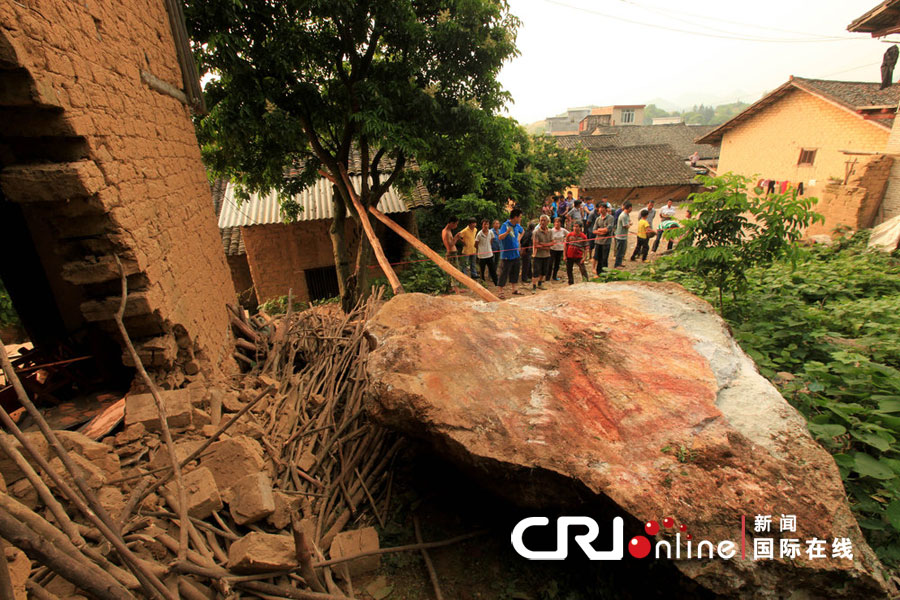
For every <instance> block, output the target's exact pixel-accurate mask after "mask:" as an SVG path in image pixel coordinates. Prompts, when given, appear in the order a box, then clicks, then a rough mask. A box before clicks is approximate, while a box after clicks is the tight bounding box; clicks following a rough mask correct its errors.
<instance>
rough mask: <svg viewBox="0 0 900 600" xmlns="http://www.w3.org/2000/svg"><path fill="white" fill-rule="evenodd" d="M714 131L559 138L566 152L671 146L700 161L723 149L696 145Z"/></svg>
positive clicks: (632, 131) (609, 132) (648, 130)
mask: <svg viewBox="0 0 900 600" xmlns="http://www.w3.org/2000/svg"><path fill="white" fill-rule="evenodd" d="M712 129H714V127H713V126H712V125H685V124H684V123H673V124H670V125H612V126H605V127H597V128H596V129H595V130H594V132H593V134H591V135H582V136H566V137H557V138H556V139H557V140H558V141H559V143H560V145H562V146H563V147H564V148H575V147H579V146H580V147H584V148H588V149H593V148H621V147H628V146H657V145H659V144H667V145H668V146H670V147H671V148H672V149H673V150H674V151H675V153H676V154H678V155H679V156H680V157H681V158H682V159H686V158H688V157H689V156H690V155H691V154H693V153H694V152H698V153H699V154H700V158H702V159H707V158H718V157H719V148H718V147H717V146H713V145H710V144H696V143H694V139H695V138H697V137H698V136H702V135H706V134H707V133H709V132H710V131H711V130H712Z"/></svg>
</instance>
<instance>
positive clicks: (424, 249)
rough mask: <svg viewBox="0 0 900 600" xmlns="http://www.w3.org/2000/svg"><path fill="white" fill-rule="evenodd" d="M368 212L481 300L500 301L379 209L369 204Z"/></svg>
mask: <svg viewBox="0 0 900 600" xmlns="http://www.w3.org/2000/svg"><path fill="white" fill-rule="evenodd" d="M369 212H370V213H372V214H373V215H375V218H376V219H378V220H379V221H381V222H382V223H384V224H385V225H387V226H388V227H389V228H390V229H391V231H393V232H394V233H396V234H397V235H399V236H400V237H402V238H403V239H404V240H406V241H407V242H409V243H410V244H411V245H412V246H413V247H414V248H415V249H416V250H418V251H419V252H421V253H422V254H424V255H425V256H427V257H428V258H430V259H431V260H433V261H434V262H435V264H437V266H439V267H440V268H441V269H443V270H444V271H446V272H447V274H449V275H450V276H451V277H453V278H454V279H456V280H457V281H458V282H460V283H461V284H463V285H464V286H466V287H467V288H469V289H470V290H472V291H473V292H475V293H476V294H478V295H479V296H480V297H481V299H482V300H486V301H487V302H500V298H498V297H497V296H495V295H494V294H492V293H491V292H490V291H488V290H487V289H486V288H485V287H484V286H482V285H481V284H480V283H478V282H477V281H475V280H474V279H472V278H471V277H469V276H468V275H466V274H465V273H463V272H462V271H460V270H459V269H457V268H456V267H454V266H453V265H452V264H450V263H449V262H448V261H447V259H445V258H444V257H443V256H441V255H440V254H438V253H437V252H435V251H434V250H432V249H431V248H429V247H428V246H427V245H425V244H424V243H423V242H422V241H421V240H420V239H419V238H417V237H416V236H414V235H413V234H411V233H410V232H408V231H407V230H405V229H403V228H402V227H400V225H398V224H397V223H395V222H394V221H393V220H392V219H390V218H389V217H387V216H386V215H385V214H384V213H382V212H381V211H380V210H378V209H377V208H375V207H374V206H370V207H369Z"/></svg>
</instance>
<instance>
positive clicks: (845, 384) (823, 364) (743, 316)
mask: <svg viewBox="0 0 900 600" xmlns="http://www.w3.org/2000/svg"><path fill="white" fill-rule="evenodd" d="M868 235H869V232H867V231H864V232H860V233H857V234H856V235H855V236H854V237H853V238H852V239H850V240H843V241H841V242H840V243H839V244H836V245H835V246H833V247H831V248H825V247H821V246H816V247H814V248H813V249H811V250H803V249H799V250H797V251H796V252H795V253H793V259H794V260H793V262H792V261H791V260H788V259H779V260H776V261H775V262H774V263H772V264H769V265H765V266H762V265H761V266H754V267H751V268H750V269H748V271H747V273H746V274H747V282H748V283H747V288H746V290H745V291H744V293H743V294H741V295H740V296H738V298H737V301H736V302H730V303H728V305H726V306H725V311H724V312H723V314H722V316H723V317H724V318H725V319H726V320H727V321H728V323H729V324H730V325H731V328H732V331H733V333H734V336H735V338H736V339H737V341H738V342H739V343H740V345H741V347H742V348H743V349H744V350H745V351H746V352H747V353H748V354H749V355H750V356H751V357H753V359H754V360H755V361H756V364H757V365H758V366H759V370H760V373H762V374H763V375H764V376H765V377H768V378H769V379H771V380H773V381H774V382H775V383H776V385H778V387H779V388H780V390H781V392H782V394H783V395H784V397H785V398H786V399H787V400H788V402H790V403H791V404H792V405H793V406H794V407H795V408H797V409H798V410H799V411H800V412H801V413H803V415H804V416H806V418H807V420H808V423H807V425H808V427H809V431H810V433H812V435H813V436H814V437H815V438H816V439H817V440H818V441H819V442H820V443H821V444H822V445H823V446H824V447H825V448H826V449H827V450H829V451H830V452H831V453H832V454H833V455H834V459H835V462H836V463H837V465H838V468H839V469H840V472H841V476H842V478H843V480H844V485H845V487H846V489H847V492H848V494H849V500H850V505H851V507H852V508H853V511H854V513H855V514H856V517H857V519H858V520H859V524H860V526H861V527H862V530H863V532H864V533H865V535H866V538H867V540H868V541H869V543H870V544H871V545H872V547H873V548H874V549H875V551H876V552H877V553H878V555H879V557H880V558H881V559H882V560H883V561H885V562H886V563H888V564H890V565H892V566H893V567H894V568H895V569H896V568H897V566H898V565H900V252H894V253H893V254H886V253H882V252H874V251H868V250H867V249H866V242H867V241H868ZM637 277H640V278H644V279H651V280H666V281H676V282H678V283H681V284H682V285H684V286H685V287H686V288H687V289H688V290H690V291H692V292H695V293H699V294H701V295H702V294H704V293H705V291H704V290H705V287H706V286H705V285H704V282H703V280H702V279H701V278H699V277H697V276H696V274H695V273H692V272H691V271H689V270H685V269H684V268H683V267H682V266H681V265H679V261H678V260H677V256H672V257H668V258H663V259H661V260H659V261H657V262H656V263H654V264H653V265H652V266H651V267H649V268H648V269H646V270H644V271H643V272H642V273H640V274H639V275H637ZM707 299H712V298H711V297H710V296H709V295H708V294H707Z"/></svg>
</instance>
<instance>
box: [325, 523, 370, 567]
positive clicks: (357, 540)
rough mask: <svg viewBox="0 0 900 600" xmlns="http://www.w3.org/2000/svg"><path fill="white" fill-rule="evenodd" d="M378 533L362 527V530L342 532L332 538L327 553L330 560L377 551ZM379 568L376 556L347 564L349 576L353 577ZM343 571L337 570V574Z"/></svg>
mask: <svg viewBox="0 0 900 600" xmlns="http://www.w3.org/2000/svg"><path fill="white" fill-rule="evenodd" d="M378 548H379V545H378V532H377V531H375V528H374V527H363V528H362V529H354V530H352V531H342V532H341V533H339V534H337V535H336V536H334V540H333V541H332V542H331V550H330V551H329V553H330V556H331V558H333V559H334V558H343V557H344V556H351V555H353V554H359V553H360V552H367V551H369V550H378ZM380 566H381V557H380V556H378V555H377V554H376V555H374V556H364V557H362V558H357V559H355V560H351V561H350V562H348V563H347V567H348V568H349V571H350V576H351V577H355V576H357V575H362V574H363V573H368V572H370V571H375V570H377V569H378V568H379V567H380ZM342 571H343V569H340V568H339V569H337V570H336V572H337V573H339V574H340V573H341V572H342Z"/></svg>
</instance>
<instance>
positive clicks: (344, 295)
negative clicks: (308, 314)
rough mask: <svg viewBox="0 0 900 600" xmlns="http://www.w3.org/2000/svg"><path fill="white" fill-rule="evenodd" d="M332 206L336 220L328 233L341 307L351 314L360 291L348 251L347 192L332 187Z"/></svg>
mask: <svg viewBox="0 0 900 600" xmlns="http://www.w3.org/2000/svg"><path fill="white" fill-rule="evenodd" d="M332 187H333V189H332V192H333V195H332V200H331V201H332V205H333V208H334V218H333V219H332V220H331V227H329V229H328V233H329V235H330V237H331V249H332V252H333V254H334V268H335V271H336V272H337V280H338V292H340V295H341V307H342V308H343V309H344V312H349V311H350V310H352V309H353V306H355V305H356V301H357V298H358V295H359V294H358V291H357V287H356V278H355V277H353V276H352V274H351V273H350V253H349V252H348V251H347V245H346V244H347V240H346V236H345V235H344V232H345V231H346V223H347V207H346V204H345V203H344V199H343V197H344V193H345V190H341V189H339V187H338V186H337V185H335V186H332Z"/></svg>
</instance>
